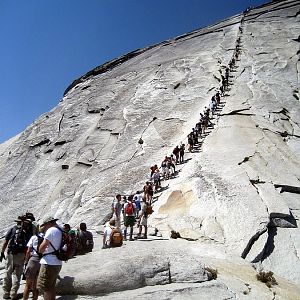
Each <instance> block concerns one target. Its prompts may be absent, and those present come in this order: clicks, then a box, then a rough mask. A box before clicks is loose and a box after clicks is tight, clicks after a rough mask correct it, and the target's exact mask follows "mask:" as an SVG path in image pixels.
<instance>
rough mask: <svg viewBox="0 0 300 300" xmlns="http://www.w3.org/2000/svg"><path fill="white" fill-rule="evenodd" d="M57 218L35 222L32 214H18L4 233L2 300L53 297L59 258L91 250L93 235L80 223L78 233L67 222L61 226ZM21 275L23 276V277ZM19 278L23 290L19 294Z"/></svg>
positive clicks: (0, 258) (59, 268)
mask: <svg viewBox="0 0 300 300" xmlns="http://www.w3.org/2000/svg"><path fill="white" fill-rule="evenodd" d="M57 220H58V219H56V218H53V217H47V218H45V219H44V220H42V221H41V222H40V225H38V224H37V223H36V222H35V217H34V215H33V214H32V213H29V212H27V213H26V214H24V215H22V216H19V217H18V218H17V219H16V220H15V222H16V225H14V226H13V227H11V228H10V229H9V230H8V232H7V233H6V235H5V238H4V243H3V245H2V248H1V256H0V262H2V261H3V260H5V273H4V278H3V292H4V294H3V299H20V298H22V297H23V299H28V297H29V293H30V291H31V292H32V298H33V299H38V295H39V293H43V295H44V299H46V300H47V299H51V300H52V299H55V283H56V278H57V276H58V274H59V272H60V270H61V266H62V261H66V260H68V259H70V258H72V257H74V255H80V254H85V253H87V252H90V251H92V249H93V246H94V242H93V235H92V233H91V232H89V231H87V229H86V224H85V223H81V224H80V226H79V228H78V229H77V232H75V230H72V229H71V227H70V225H69V224H65V225H64V227H63V228H62V227H60V226H59V225H58V224H57V223H56V221H57ZM22 275H23V276H22ZM21 278H23V279H24V280H26V283H25V287H24V292H23V295H22V294H18V290H19V287H20V281H21Z"/></svg>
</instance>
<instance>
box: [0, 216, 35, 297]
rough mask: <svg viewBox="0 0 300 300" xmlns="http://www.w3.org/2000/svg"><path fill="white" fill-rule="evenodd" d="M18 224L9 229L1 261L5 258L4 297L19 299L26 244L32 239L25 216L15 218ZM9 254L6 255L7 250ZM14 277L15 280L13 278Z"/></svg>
mask: <svg viewBox="0 0 300 300" xmlns="http://www.w3.org/2000/svg"><path fill="white" fill-rule="evenodd" d="M15 222H17V225H15V226H13V227H12V228H10V229H9V230H8V232H7V233H6V235H5V241H4V243H3V245H2V249H1V256H0V262H2V259H5V260H6V262H5V274H4V277H3V286H2V287H3V292H4V293H3V299H17V297H18V289H19V287H20V281H21V277H22V273H23V266H24V260H25V252H26V248H27V247H26V245H27V242H28V241H29V239H30V233H29V232H28V228H29V227H28V223H29V221H28V220H26V218H24V217H18V219H16V220H15ZM6 249H7V254H6V257H5V254H4V253H5V250H6ZM13 279H14V280H13Z"/></svg>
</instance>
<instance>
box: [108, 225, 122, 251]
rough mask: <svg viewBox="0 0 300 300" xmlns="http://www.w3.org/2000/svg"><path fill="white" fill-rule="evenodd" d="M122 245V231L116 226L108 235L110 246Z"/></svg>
mask: <svg viewBox="0 0 300 300" xmlns="http://www.w3.org/2000/svg"><path fill="white" fill-rule="evenodd" d="M122 245H123V236H122V233H121V232H120V231H119V230H118V229H117V228H112V233H111V235H110V246H111V247H121V246H122Z"/></svg>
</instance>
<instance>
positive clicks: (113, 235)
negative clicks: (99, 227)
mask: <svg viewBox="0 0 300 300" xmlns="http://www.w3.org/2000/svg"><path fill="white" fill-rule="evenodd" d="M115 225H116V222H115V220H114V219H111V220H110V221H109V223H108V224H106V226H105V229H104V234H103V246H102V249H106V248H111V247H121V246H122V244H123V236H122V232H121V230H120V229H119V228H118V227H115Z"/></svg>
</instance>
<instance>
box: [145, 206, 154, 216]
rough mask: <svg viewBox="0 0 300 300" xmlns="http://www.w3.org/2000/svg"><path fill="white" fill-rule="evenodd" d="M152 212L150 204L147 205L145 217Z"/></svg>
mask: <svg viewBox="0 0 300 300" xmlns="http://www.w3.org/2000/svg"><path fill="white" fill-rule="evenodd" d="M153 212H154V210H153V208H152V206H151V205H150V204H148V205H147V208H146V215H151V214H152V213H153Z"/></svg>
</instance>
